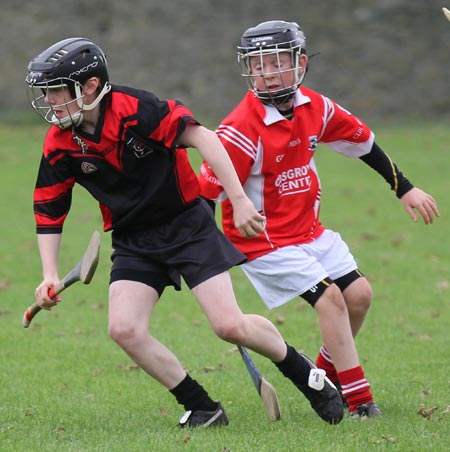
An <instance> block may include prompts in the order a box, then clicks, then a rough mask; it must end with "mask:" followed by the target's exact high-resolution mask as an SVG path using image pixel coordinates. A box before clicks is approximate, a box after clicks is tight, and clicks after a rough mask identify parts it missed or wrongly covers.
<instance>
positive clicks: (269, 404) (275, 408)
mask: <svg viewBox="0 0 450 452" xmlns="http://www.w3.org/2000/svg"><path fill="white" fill-rule="evenodd" d="M238 349H239V352H240V353H241V356H242V359H243V360H244V363H245V366H246V367H247V370H248V372H249V374H250V376H251V377H252V380H253V383H254V385H255V387H256V390H257V391H258V394H259V396H260V397H261V400H262V401H263V403H264V407H265V408H266V412H267V415H268V416H269V418H270V419H271V420H272V421H276V420H278V419H280V418H281V410H280V403H279V402H278V397H277V393H276V391H275V389H274V387H273V386H272V385H271V384H270V383H269V382H268V381H267V380H266V379H265V378H264V377H263V376H262V375H261V372H260V371H259V369H258V368H257V367H256V365H255V363H254V362H253V360H252V358H251V356H250V355H249V353H248V351H247V349H246V348H245V347H241V346H239V347H238Z"/></svg>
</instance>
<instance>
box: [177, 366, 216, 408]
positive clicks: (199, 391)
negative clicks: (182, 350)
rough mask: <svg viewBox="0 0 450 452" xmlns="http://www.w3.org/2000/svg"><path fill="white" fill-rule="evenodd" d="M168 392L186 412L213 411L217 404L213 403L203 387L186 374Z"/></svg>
mask: <svg viewBox="0 0 450 452" xmlns="http://www.w3.org/2000/svg"><path fill="white" fill-rule="evenodd" d="M170 392H171V393H172V394H173V395H174V396H175V398H176V399H177V402H178V403H179V404H180V405H183V406H184V409H185V410H186V411H189V410H192V411H214V410H215V409H216V408H217V402H214V401H213V400H212V399H211V398H210V397H209V395H208V393H207V392H206V391H205V389H204V388H203V386H201V385H200V384H199V383H198V382H197V381H195V380H193V379H192V378H191V377H190V376H189V375H188V374H186V378H185V379H184V380H183V381H182V382H181V383H179V384H178V385H177V386H175V387H174V388H173V389H171V390H170Z"/></svg>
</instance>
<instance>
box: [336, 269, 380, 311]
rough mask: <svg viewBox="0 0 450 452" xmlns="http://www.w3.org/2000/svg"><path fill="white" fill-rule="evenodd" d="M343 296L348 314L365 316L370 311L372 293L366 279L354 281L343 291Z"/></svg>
mask: <svg viewBox="0 0 450 452" xmlns="http://www.w3.org/2000/svg"><path fill="white" fill-rule="evenodd" d="M343 294H344V298H345V301H346V303H347V307H348V310H349V312H351V313H353V314H365V313H366V312H367V311H368V310H369V309H370V306H371V304H372V299H373V292H372V287H371V286H370V284H369V282H368V281H367V279H366V278H359V279H357V280H356V281H354V282H353V283H352V284H350V286H348V287H347V288H346V289H345V290H344V292H343Z"/></svg>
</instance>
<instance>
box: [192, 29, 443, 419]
mask: <svg viewBox="0 0 450 452" xmlns="http://www.w3.org/2000/svg"><path fill="white" fill-rule="evenodd" d="M238 57H239V61H240V63H241V65H242V71H243V73H242V75H243V76H244V77H245V79H246V81H247V83H248V87H249V92H248V93H247V94H246V96H245V97H244V98H243V100H242V101H241V102H240V103H239V105H238V106H237V107H236V108H235V109H234V110H233V111H232V112H231V113H230V114H229V115H228V116H227V117H226V118H225V119H224V120H223V121H222V123H221V124H220V126H219V127H218V129H217V134H218V136H219V138H220V140H221V141H222V143H223V145H224V146H225V148H226V150H227V152H228V154H229V156H230V157H231V160H232V162H233V164H234V167H235V168H236V171H237V173H238V176H239V179H240V181H241V183H242V184H243V187H244V190H245V192H246V194H247V195H248V196H249V198H250V199H251V201H252V202H253V204H254V205H255V207H256V208H257V210H258V211H259V212H260V213H261V214H262V215H264V216H265V217H266V220H265V222H264V226H265V230H264V232H263V233H261V234H260V235H259V236H258V237H257V238H253V239H251V240H248V239H244V238H243V237H242V236H240V235H239V233H238V231H237V230H236V228H235V227H234V225H233V221H232V212H233V208H232V205H231V204H230V202H229V200H226V198H225V197H224V196H222V194H221V186H220V182H219V181H218V180H217V179H216V178H215V175H214V172H213V171H212V170H211V168H210V167H209V165H208V164H207V163H204V164H203V165H202V167H201V174H200V182H201V184H202V194H203V195H204V196H205V197H206V198H209V199H213V200H215V201H223V204H222V219H223V230H224V233H225V235H226V236H227V237H228V238H229V239H230V240H231V241H232V242H233V243H234V244H235V245H236V246H237V248H239V249H240V250H241V251H242V252H243V253H244V254H245V255H246V256H247V257H248V262H247V263H245V264H243V265H242V269H243V270H244V272H245V273H246V275H247V276H248V278H249V279H250V281H251V282H252V284H253V285H254V286H255V288H256V290H257V291H258V293H259V294H260V296H261V298H262V299H263V301H264V303H265V304H266V305H267V307H268V308H270V309H271V308H274V307H277V306H280V305H282V304H284V303H286V302H288V301H289V300H291V299H293V298H294V297H296V296H301V297H302V298H304V299H305V300H306V301H307V302H308V303H310V304H311V306H313V307H314V308H315V310H316V312H317V315H318V318H319V324H320V331H321V335H322V340H323V344H324V345H323V346H322V347H321V350H320V353H319V355H318V358H317V360H316V364H317V366H318V367H320V368H323V369H325V370H326V372H327V375H328V377H329V378H330V379H331V380H332V381H333V382H335V384H337V385H339V386H340V387H341V390H342V394H343V397H345V400H346V402H347V404H348V406H349V411H350V414H352V415H359V416H361V417H363V416H364V417H366V416H367V417H375V416H379V415H381V411H380V409H379V408H378V406H377V404H376V403H375V402H374V399H373V396H372V392H371V390H370V385H369V383H368V382H367V380H366V378H365V375H364V371H363V369H362V367H361V365H360V363H359V358H358V355H357V351H356V347H355V343H354V339H353V338H354V336H355V335H356V334H357V333H358V331H359V329H360V328H361V326H362V324H363V321H364V318H365V315H366V313H367V311H368V309H369V306H370V304H371V300H372V291H371V287H370V285H369V283H368V281H367V279H366V278H365V277H364V276H363V275H362V274H361V272H360V271H359V270H358V268H357V264H356V262H355V260H354V258H353V256H352V255H351V254H350V251H349V249H348V247H347V245H346V244H345V243H344V241H343V240H342V238H341V237H340V235H339V234H338V233H336V232H334V231H331V230H329V229H325V227H324V226H323V225H322V224H321V223H320V220H319V209H320V197H321V190H320V180H319V177H318V173H317V169H316V166H315V164H314V154H315V152H316V149H317V145H318V144H319V143H323V144H325V145H327V146H328V147H330V148H331V149H332V150H334V151H335V152H338V153H340V154H343V155H345V156H347V157H358V158H360V159H361V160H363V161H364V162H365V163H366V164H368V165H369V166H370V167H372V168H373V169H374V170H376V171H377V172H378V173H379V174H380V175H381V176H383V177H384V178H385V180H386V181H387V182H388V183H389V184H390V185H391V188H392V189H393V190H394V192H395V194H396V195H397V197H398V198H400V200H401V202H402V204H403V206H404V207H405V209H406V210H407V212H408V213H409V215H410V216H411V218H412V219H413V220H414V221H417V216H416V213H415V209H417V210H418V212H419V213H420V214H421V215H422V217H423V220H424V222H425V223H426V224H429V223H432V222H433V218H434V217H435V216H439V212H438V209H437V205H436V202H435V200H434V199H433V198H432V197H431V196H430V195H428V194H427V193H425V192H423V191H422V190H420V189H419V188H416V187H413V185H412V184H411V183H410V182H409V181H408V180H407V179H406V177H404V176H403V174H402V173H401V172H400V171H399V170H398V168H397V166H396V165H395V164H394V163H393V162H392V161H391V159H390V158H389V157H388V156H387V155H386V154H385V153H384V152H383V151H382V150H381V149H380V147H379V146H377V144H376V143H375V142H374V134H373V133H372V131H371V130H370V129H369V128H368V127H367V126H366V125H365V124H364V123H363V122H362V121H360V120H359V119H358V118H356V117H355V116H353V115H352V114H351V113H349V112H348V111H346V110H345V109H343V108H342V107H340V106H339V105H338V104H336V103H335V102H333V101H332V100H330V99H328V98H327V97H325V96H323V95H321V94H319V93H317V92H314V91H312V90H310V89H308V88H306V87H301V88H300V85H301V83H302V81H303V78H304V76H305V73H306V70H307V63H308V57H307V55H306V47H305V36H304V34H303V32H302V30H301V29H300V27H299V26H298V24H297V23H294V22H284V21H279V20H275V21H269V22H264V23H261V24H259V25H257V26H256V27H253V28H250V29H248V30H247V31H246V32H245V33H244V34H243V36H242V39H241V45H240V46H239V47H238Z"/></svg>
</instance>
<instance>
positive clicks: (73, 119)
mask: <svg viewBox="0 0 450 452" xmlns="http://www.w3.org/2000/svg"><path fill="white" fill-rule="evenodd" d="M109 91H111V84H110V83H109V82H106V83H105V86H104V87H103V89H102V90H101V91H100V93H99V95H98V96H97V97H96V98H95V100H94V102H92V103H91V104H85V103H84V102H83V99H84V95H83V94H82V92H81V85H79V84H75V95H76V102H77V105H78V108H79V110H78V111H77V112H75V113H73V114H71V115H68V116H66V117H65V118H62V119H58V118H57V117H56V116H55V115H53V116H52V118H51V120H50V121H49V122H50V123H51V124H54V125H55V126H58V127H59V128H60V129H62V130H65V129H68V128H69V127H72V126H74V127H78V126H79V125H80V124H81V123H82V122H83V111H90V110H93V109H94V108H95V107H96V106H97V105H98V104H99V103H100V101H101V100H102V99H103V97H104V96H105V94H107V93H109Z"/></svg>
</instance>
